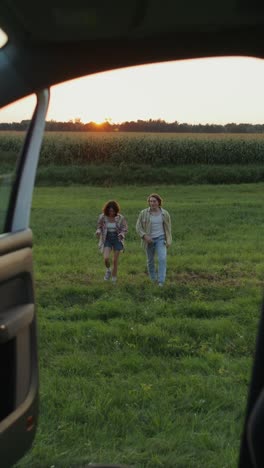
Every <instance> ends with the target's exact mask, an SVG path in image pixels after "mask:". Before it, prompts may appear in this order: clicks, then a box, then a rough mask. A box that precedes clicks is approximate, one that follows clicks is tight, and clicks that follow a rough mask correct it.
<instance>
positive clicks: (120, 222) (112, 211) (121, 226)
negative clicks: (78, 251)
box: [96, 200, 128, 283]
mask: <svg viewBox="0 0 264 468" xmlns="http://www.w3.org/2000/svg"><path fill="white" fill-rule="evenodd" d="M127 230H128V225H127V221H126V218H125V217H124V216H123V215H122V214H121V213H120V206H119V204H118V203H117V202H116V201H115V200H110V201H108V202H107V203H105V205H104V207H103V210H102V213H101V214H100V215H99V218H98V221H97V230H96V236H97V237H98V238H99V244H98V245H99V249H100V250H101V252H102V253H103V256H104V263H105V266H106V272H105V275H104V279H105V280H106V281H109V280H110V279H111V277H112V281H113V282H114V283H115V282H116V280H117V267H118V257H119V254H120V252H122V251H123V250H124V240H125V235H126V233H127ZM112 251H113V268H112V271H111V268H110V255H111V252H112Z"/></svg>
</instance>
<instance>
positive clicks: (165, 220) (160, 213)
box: [136, 193, 172, 286]
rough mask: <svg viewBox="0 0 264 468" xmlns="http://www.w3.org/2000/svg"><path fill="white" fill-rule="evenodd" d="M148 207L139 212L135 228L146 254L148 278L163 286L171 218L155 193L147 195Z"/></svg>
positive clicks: (169, 241) (169, 240)
mask: <svg viewBox="0 0 264 468" xmlns="http://www.w3.org/2000/svg"><path fill="white" fill-rule="evenodd" d="M147 201H148V204H149V207H148V208H146V209H145V210H142V211H141V212H140V214H139V217H138V220H137V224H136V230H137V233H138V234H139V236H140V237H141V239H142V242H143V245H144V247H145V249H146V254H147V267H148V273H149V276H150V279H151V280H152V281H156V280H158V284H159V286H163V284H164V282H165V279H166V267H167V247H169V246H170V245H171V242H172V237H171V219H170V215H169V213H168V211H166V210H164V209H163V208H162V207H161V205H162V198H161V197H160V196H159V195H158V194H157V193H152V194H151V195H149V197H148V199H147ZM155 253H157V256H158V273H156V271H155V261H154V260H155Z"/></svg>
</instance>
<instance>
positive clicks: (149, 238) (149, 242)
mask: <svg viewBox="0 0 264 468" xmlns="http://www.w3.org/2000/svg"><path fill="white" fill-rule="evenodd" d="M143 239H144V240H145V241H146V242H147V244H151V243H152V238H151V237H150V236H148V235H147V234H145V236H144V237H143Z"/></svg>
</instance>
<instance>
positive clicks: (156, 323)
mask: <svg viewBox="0 0 264 468" xmlns="http://www.w3.org/2000/svg"><path fill="white" fill-rule="evenodd" d="M152 191H157V192H158V193H160V194H161V196H162V197H163V198H164V201H165V203H164V207H165V208H166V209H168V210H169V212H170V214H171V217H172V224H173V238H174V243H173V245H172V247H171V249H170V250H169V254H168V278H167V282H166V285H165V287H164V288H162V289H159V290H158V288H155V287H154V286H153V285H151V284H150V283H149V281H148V278H147V275H146V269H145V256H144V252H143V251H142V250H141V247H140V240H139V239H138V238H137V236H136V233H135V222H136V219H137V215H138V213H139V211H140V210H141V209H143V208H144V207H145V206H146V201H145V200H146V197H147V195H149V193H151V192H152ZM110 198H115V199H117V200H118V201H119V202H120V204H121V208H122V212H123V213H124V214H125V215H126V217H127V219H128V222H129V234H128V236H127V242H126V251H125V253H124V254H122V255H121V258H120V268H119V278H118V283H117V284H116V285H115V286H113V285H112V284H109V283H106V282H104V281H103V275H104V268H103V262H102V257H101V254H99V253H98V250H97V241H96V239H95V236H94V232H95V224H96V219H97V216H98V214H99V212H100V211H101V207H102V205H103V203H104V202H105V201H106V200H108V199H110ZM263 202H264V185H263V184H262V183H259V184H247V185H246V184H240V185H222V186H220V185H218V186H212V185H203V186H199V185H196V186H186V185H177V186H173V185H172V186H162V185H152V186H150V185H149V186H144V187H135V186H125V187H124V186H123V187H120V186H118V187H113V188H98V187H85V186H75V187H37V188H36V189H35V194H34V200H33V209H32V220H31V226H32V229H33V233H34V258H35V276H36V285H37V289H36V296H37V304H38V323H39V345H40V349H39V358H40V420H39V430H38V433H37V437H36V440H35V444H34V447H33V449H32V451H31V452H30V454H29V455H27V456H26V458H25V459H24V460H23V461H21V462H20V463H19V465H17V466H18V467H19V468H22V467H23V468H25V467H26V468H29V467H31V468H47V467H51V466H53V467H56V468H57V467H61V468H69V467H75V468H76V467H80V466H82V465H84V464H88V463H90V462H94V463H100V462H101V463H103V462H108V463H127V464H130V465H132V466H133V467H137V468H143V467H144V468H145V467H153V468H154V467H155V468H156V467H158V466H161V467H164V466H166V467H171V468H175V467H177V468H187V467H188V468H189V467H190V468H205V467H208V468H211V467H214V468H217V467H219V468H224V467H226V468H230V467H235V466H236V464H237V458H238V453H239V443H240V435H241V430H242V424H243V418H244V411H245V404H246V398H247V386H248V382H249V377H250V369H251V362H252V356H253V353H254V348H255V336H256V329H257V324H258V318H259V311H260V304H261V299H262V293H263V284H264V280H263V277H264V249H263V238H264V218H263Z"/></svg>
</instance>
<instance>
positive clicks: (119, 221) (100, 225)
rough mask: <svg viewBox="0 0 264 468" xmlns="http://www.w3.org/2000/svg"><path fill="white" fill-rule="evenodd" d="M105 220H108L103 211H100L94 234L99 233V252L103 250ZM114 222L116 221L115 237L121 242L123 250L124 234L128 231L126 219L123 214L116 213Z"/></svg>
mask: <svg viewBox="0 0 264 468" xmlns="http://www.w3.org/2000/svg"><path fill="white" fill-rule="evenodd" d="M107 221H108V219H107V216H105V215H104V213H101V214H100V215H99V217H98V220H97V229H96V233H95V234H98V233H99V234H100V237H99V242H98V247H99V249H100V250H101V252H103V250H104V243H105V240H106V236H107ZM115 223H116V232H117V237H118V240H119V241H120V242H121V243H122V245H123V250H124V240H125V235H126V233H127V231H128V226H127V221H126V219H125V217H124V216H123V215H121V214H118V215H116V216H115Z"/></svg>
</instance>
